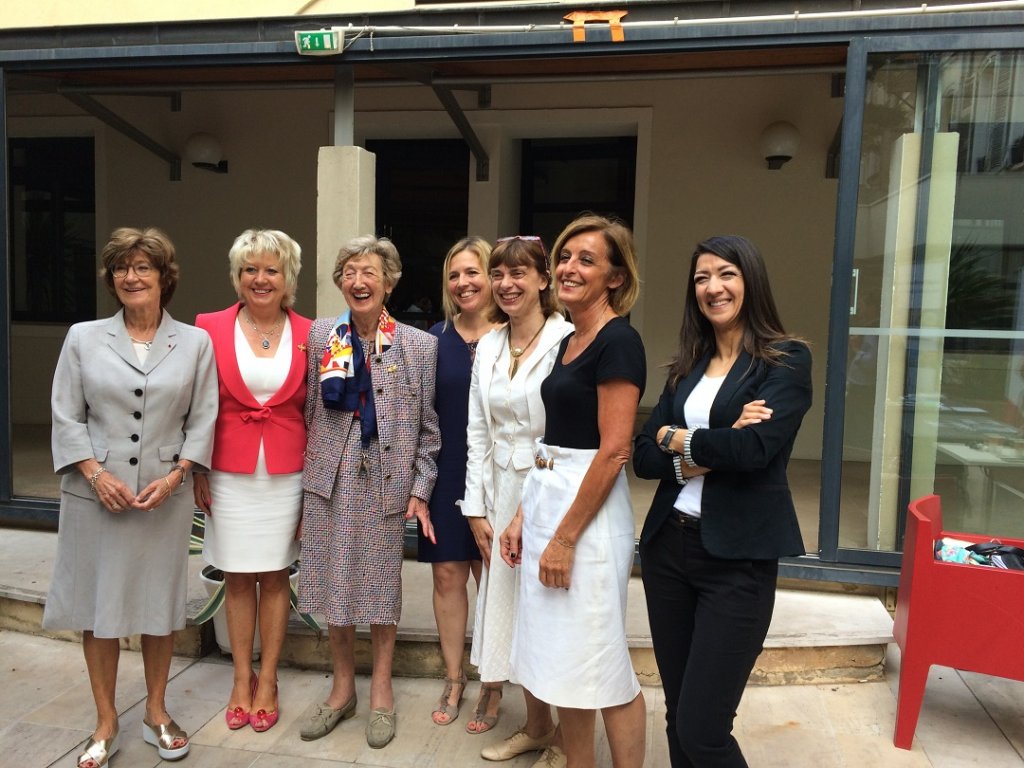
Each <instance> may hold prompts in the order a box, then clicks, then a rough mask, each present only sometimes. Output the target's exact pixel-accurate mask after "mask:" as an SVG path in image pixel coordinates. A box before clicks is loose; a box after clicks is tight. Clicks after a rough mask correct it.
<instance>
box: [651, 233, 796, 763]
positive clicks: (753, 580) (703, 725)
mask: <svg viewBox="0 0 1024 768" xmlns="http://www.w3.org/2000/svg"><path fill="white" fill-rule="evenodd" d="M679 337H680V341H679V350H678V352H677V354H676V358H675V360H674V361H673V363H672V365H671V367H670V369H669V374H668V383H667V384H666V386H665V390H664V392H663V393H662V396H661V399H660V400H659V401H658V405H657V406H656V407H655V409H654V411H653V412H652V413H651V417H650V419H649V420H648V421H647V424H646V425H644V428H643V430H642V432H641V433H640V435H638V436H637V438H636V451H635V453H634V456H633V468H634V469H635V470H636V474H637V476H638V477H644V478H651V479H658V480H660V481H661V483H660V484H659V486H658V490H657V493H656V494H655V497H654V501H653V503H652V504H651V509H650V512H649V513H648V515H647V520H646V521H645V523H644V528H643V532H642V533H641V536H640V558H641V562H642V564H643V581H644V591H645V592H646V595H647V610H648V614H649V616H650V622H651V636H652V639H653V641H654V654H655V658H656V659H657V662H658V670H659V671H660V673H661V680H662V686H663V688H664V689H665V700H666V710H667V711H666V719H667V721H668V729H667V730H668V743H669V755H670V757H671V760H672V766H673V768H680V766H687V767H689V766H700V767H701V768H705V767H706V766H730V767H735V766H746V764H747V763H746V761H745V760H744V758H743V753H742V752H741V751H740V747H739V744H737V742H736V739H735V737H733V735H732V722H733V718H734V717H735V716H736V708H737V707H738V706H739V702H740V697H741V696H742V695H743V689H744V687H745V685H746V682H747V678H748V677H749V675H750V671H751V669H753V666H754V662H755V661H756V659H757V656H758V654H759V653H760V652H761V649H762V645H763V643H764V638H765V635H766V634H767V632H768V625H769V623H770V622H771V617H772V610H773V607H774V605H775V580H776V575H777V572H778V558H779V557H781V556H785V555H799V554H803V552H804V548H803V541H802V539H801V536H800V528H799V525H798V524H797V518H796V511H795V509H794V507H793V498H792V496H791V494H790V491H789V485H788V483H787V480H786V465H787V463H788V461H789V455H790V453H791V451H792V450H793V441H794V440H795V439H796V433H797V429H798V428H799V427H800V422H801V420H802V419H803V416H804V414H805V413H806V412H807V409H808V408H809V407H810V405H811V354H810V350H809V349H808V347H807V345H806V344H805V343H804V342H803V341H801V340H799V339H796V338H794V337H792V336H790V335H788V334H786V332H785V331H784V330H783V328H782V323H781V321H780V320H779V315H778V312H777V311H776V309H775V301H774V299H773V298H772V294H771V288H770V286H769V284H768V273H767V270H766V268H765V264H764V260H763V259H762V257H761V254H760V253H759V252H758V250H757V249H756V248H755V247H754V245H753V244H752V243H751V242H750V241H748V240H746V239H744V238H742V237H735V236H728V237H712V238H710V239H708V240H705V241H704V242H702V243H699V244H698V245H697V248H696V250H695V251H694V252H693V261H692V264H691V266H690V278H689V281H688V283H687V286H686V307H685V310H684V314H683V325H682V330H681V331H680V334H679Z"/></svg>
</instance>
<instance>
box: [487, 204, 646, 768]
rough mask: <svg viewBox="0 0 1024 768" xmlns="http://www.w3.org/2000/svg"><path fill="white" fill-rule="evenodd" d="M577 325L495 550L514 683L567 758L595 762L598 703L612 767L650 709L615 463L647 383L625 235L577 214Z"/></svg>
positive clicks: (564, 277) (563, 271)
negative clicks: (636, 645)
mask: <svg viewBox="0 0 1024 768" xmlns="http://www.w3.org/2000/svg"><path fill="white" fill-rule="evenodd" d="M552 257H553V262H554V272H555V282H556V284H557V286H558V298H559V300H560V301H561V302H562V304H563V305H564V306H565V307H567V308H568V310H569V314H570V316H571V317H572V321H573V324H574V326H575V329H574V331H573V333H572V334H570V335H569V336H567V337H566V338H565V339H563V340H562V343H561V345H560V346H559V348H558V353H557V357H556V358H555V361H554V364H553V366H552V368H551V373H550V374H549V375H548V377H547V378H546V379H544V383H543V384H542V385H541V388H540V391H541V397H542V398H543V401H544V411H545V415H546V416H545V422H544V432H543V435H544V437H543V440H538V441H537V445H536V457H535V463H534V468H533V469H532V470H531V471H530V474H529V475H528V476H527V478H526V482H525V483H524V486H523V502H522V505H521V507H520V510H519V512H518V513H517V514H516V516H515V517H514V518H513V520H512V522H511V523H510V524H509V526H508V527H507V528H506V529H505V530H504V532H503V533H502V534H501V558H502V559H503V560H504V561H505V563H506V564H508V565H509V566H512V567H515V566H521V568H520V570H521V573H520V576H519V584H520V586H519V602H518V605H517V606H516V619H515V621H516V624H515V635H514V637H513V640H512V660H511V675H512V679H513V680H516V681H518V682H519V683H521V684H522V686H523V688H524V689H526V690H528V691H529V692H530V693H531V694H532V695H533V696H535V697H537V698H538V699H540V700H541V701H545V702H547V703H549V704H553V705H555V706H557V707H558V722H559V728H560V729H561V736H562V748H563V750H564V751H565V756H566V759H567V761H568V765H570V766H573V767H574V768H580V767H585V768H590V767H592V766H593V765H594V759H595V756H594V731H595V725H596V711H597V710H600V711H601V715H602V719H603V720H604V726H605V732H606V733H607V735H608V744H609V747H610V751H611V757H612V764H613V765H614V766H615V767H616V768H640V766H641V765H643V762H644V743H645V739H644V730H645V721H646V707H645V704H644V698H643V694H642V693H641V691H640V684H639V683H638V682H637V678H636V673H635V672H634V671H633V664H632V661H631V660H630V656H629V648H628V646H627V645H626V588H627V586H628V583H629V575H630V571H631V569H632V566H633V547H634V541H635V538H634V536H635V533H634V530H635V525H634V522H633V507H632V503H631V502H630V496H629V487H628V484H627V482H626V476H625V473H624V472H623V471H622V468H623V466H624V465H625V464H626V462H627V461H629V454H630V445H631V443H632V438H633V423H634V419H635V417H636V409H637V405H638V404H639V401H640V396H641V394H643V390H644V384H645V383H646V379H647V362H646V358H645V355H644V345H643V342H642V341H641V339H640V334H638V333H637V332H636V331H635V330H634V329H633V328H632V327H631V326H630V324H629V321H628V320H626V319H625V317H623V315H625V314H626V313H627V312H628V311H629V310H630V308H631V307H632V306H633V303H634V302H635V301H636V298H637V295H638V294H639V290H640V281H639V275H638V272H637V263H636V254H635V251H634V248H633V235H632V233H631V232H630V231H629V229H628V228H627V227H626V226H625V225H624V224H622V223H621V222H619V221H617V220H612V219H608V218H605V217H602V216H596V215H593V214H586V215H583V216H580V217H579V218H577V219H576V220H575V221H573V222H572V223H570V224H569V226H567V227H566V228H565V229H564V230H563V231H562V233H561V234H560V235H559V236H558V240H556V241H555V247H554V251H553V254H552Z"/></svg>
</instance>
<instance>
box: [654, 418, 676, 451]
mask: <svg viewBox="0 0 1024 768" xmlns="http://www.w3.org/2000/svg"><path fill="white" fill-rule="evenodd" d="M678 431H679V427H677V426H676V425H675V424H673V425H672V426H670V427H669V428H668V429H666V430H665V435H664V437H662V438H661V442H659V443H658V447H659V448H661V450H663V451H664V452H665V453H672V448H670V447H669V446H671V445H672V438H673V437H675V434H676V432H678Z"/></svg>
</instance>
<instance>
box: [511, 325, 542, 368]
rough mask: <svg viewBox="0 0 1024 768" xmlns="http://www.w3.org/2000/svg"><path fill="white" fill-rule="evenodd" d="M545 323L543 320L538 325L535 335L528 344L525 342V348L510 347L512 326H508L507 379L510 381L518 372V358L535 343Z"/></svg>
mask: <svg viewBox="0 0 1024 768" xmlns="http://www.w3.org/2000/svg"><path fill="white" fill-rule="evenodd" d="M546 322H547V321H546V320H545V321H544V322H543V323H541V324H540V328H538V329H537V332H536V333H535V334H533V338H531V339H530V340H529V341H528V342H526V346H525V347H513V346H512V326H511V325H509V327H508V353H509V354H510V355H511V356H512V367H511V368H509V371H508V377H509V378H510V379H514V378H515V376H516V371H518V370H519V358H520V357H522V356H523V353H524V352H526V350H528V349H529V348H530V345H531V344H533V342H535V341H536V340H537V337H538V336H540V332H541V331H543V330H544V325H545V324H546Z"/></svg>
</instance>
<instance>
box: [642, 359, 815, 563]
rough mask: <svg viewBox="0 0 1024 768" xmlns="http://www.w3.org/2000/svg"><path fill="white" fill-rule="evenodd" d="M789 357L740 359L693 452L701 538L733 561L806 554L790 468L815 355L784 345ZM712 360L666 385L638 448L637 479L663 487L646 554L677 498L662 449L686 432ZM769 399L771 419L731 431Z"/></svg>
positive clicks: (650, 516) (646, 532) (646, 535)
mask: <svg viewBox="0 0 1024 768" xmlns="http://www.w3.org/2000/svg"><path fill="white" fill-rule="evenodd" d="M781 348H782V349H783V350H784V351H785V352H786V353H788V354H787V356H786V357H785V358H783V360H782V364H781V365H769V364H768V363H765V362H758V363H756V364H754V365H751V363H752V358H751V356H750V355H748V354H747V353H746V352H743V353H741V354H740V356H739V358H738V359H737V360H736V362H735V363H733V366H732V368H731V369H730V370H729V373H728V374H726V377H725V381H724V382H723V383H722V387H721V389H719V391H718V395H717V396H716V397H715V400H714V402H713V403H712V405H711V415H710V420H709V426H710V428H709V429H700V430H697V431H696V432H695V433H694V435H693V438H692V439H691V443H690V452H691V455H692V456H693V460H694V461H695V462H696V463H697V465H698V466H701V467H706V468H708V469H710V470H711V471H710V472H708V473H707V474H706V475H704V489H703V493H702V495H701V502H700V505H701V523H700V532H701V540H702V542H703V544H704V548H705V549H707V551H708V552H710V553H711V554H712V555H715V556H716V557H721V558H727V559H774V558H778V557H783V556H788V555H802V554H803V553H804V545H803V538H802V537H801V536H800V526H799V524H798V522H797V517H796V509H795V507H794V506H793V496H792V494H791V493H790V490H789V482H788V480H787V479H786V465H787V464H788V463H789V455H790V453H792V451H793V442H794V441H795V440H796V433H797V430H798V429H799V428H800V422H801V421H802V420H803V417H804V414H805V413H807V410H808V409H809V408H810V407H811V352H810V350H809V349H808V347H807V345H806V344H802V343H800V342H797V341H788V342H783V343H781ZM709 361H710V358H709V357H706V358H704V359H703V360H701V361H700V363H698V364H697V366H696V367H695V368H694V369H693V370H692V371H690V373H689V375H688V376H686V377H684V378H683V379H682V380H681V381H680V382H679V384H678V386H677V387H676V389H675V391H672V390H671V389H669V387H668V386H667V385H666V387H665V390H664V392H662V395H661V399H660V400H659V401H658V404H657V406H655V408H654V410H653V411H652V412H651V416H650V418H649V419H648V420H647V423H646V424H645V425H644V427H643V429H642V430H641V432H640V434H639V435H637V438H636V441H635V450H634V452H633V469H634V470H635V471H636V475H637V477H642V478H648V479H656V480H660V481H661V482H660V483H659V484H658V489H657V491H656V492H655V495H654V500H653V501H652V503H651V508H650V511H649V512H648V513H647V519H646V520H645V521H644V527H643V530H642V531H641V534H640V544H641V553H642V547H643V545H644V544H646V543H647V542H649V541H650V540H651V539H652V538H653V537H654V536H655V534H656V533H657V532H658V530H659V529H660V528H661V526H662V525H663V524H664V523H665V521H666V520H668V518H669V516H670V514H671V513H672V510H673V507H674V505H675V500H676V497H677V496H678V495H679V488H680V486H679V484H678V483H677V482H676V479H675V472H674V468H673V466H672V457H671V456H669V455H668V454H667V453H665V452H663V451H662V450H661V449H660V448H659V447H658V444H657V434H658V430H659V429H660V428H661V427H663V426H665V425H666V424H675V425H677V426H680V427H686V417H685V415H684V410H683V407H684V405H685V403H686V399H687V398H688V397H689V396H690V393H691V392H692V391H693V388H694V387H695V386H696V385H697V383H698V382H699V381H700V380H701V378H702V377H703V376H704V371H705V370H706V369H707V366H708V362H709ZM758 399H763V400H765V404H766V405H767V406H768V407H769V408H771V409H772V417H771V418H770V419H769V420H768V421H764V422H762V423H760V424H753V425H750V426H747V427H743V428H742V429H733V428H732V425H733V424H734V423H735V422H736V419H737V418H738V417H739V415H740V413H742V411H743V406H744V405H746V404H747V403H749V402H750V401H751V400H758Z"/></svg>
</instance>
